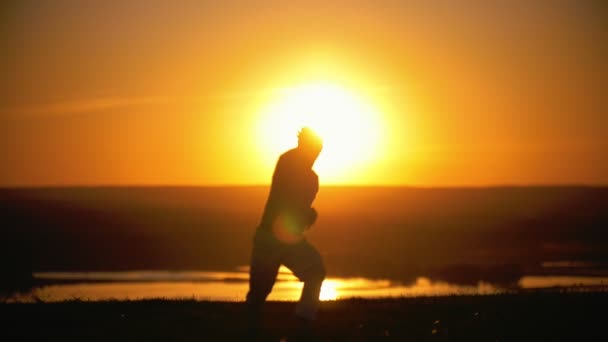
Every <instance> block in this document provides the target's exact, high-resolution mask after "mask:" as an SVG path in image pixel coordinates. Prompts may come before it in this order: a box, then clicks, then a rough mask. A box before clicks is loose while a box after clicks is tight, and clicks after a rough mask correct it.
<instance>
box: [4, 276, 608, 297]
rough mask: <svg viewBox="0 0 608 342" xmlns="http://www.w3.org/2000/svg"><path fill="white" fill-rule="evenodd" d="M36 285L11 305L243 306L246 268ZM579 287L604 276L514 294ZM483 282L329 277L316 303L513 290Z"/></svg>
mask: <svg viewBox="0 0 608 342" xmlns="http://www.w3.org/2000/svg"><path fill="white" fill-rule="evenodd" d="M34 277H35V279H36V280H38V281H41V282H45V283H46V285H42V286H40V287H36V288H34V289H32V290H31V291H30V292H28V293H22V294H19V295H15V296H13V297H12V298H11V299H10V301H18V302H31V301H40V300H42V301H45V302H55V301H64V300H73V299H79V300H90V301H99V300H113V299H117V300H137V299H156V298H164V299H196V300H214V301H242V300H244V298H245V295H246V293H247V289H248V279H249V276H248V273H247V272H246V269H245V268H241V269H238V270H235V271H231V272H205V271H198V272H173V271H128V272H40V273H35V274H34ZM581 286H586V287H589V286H608V277H588V276H587V277H586V276H524V277H522V278H521V279H520V281H519V283H518V288H519V289H538V288H549V287H551V288H552V287H562V288H564V289H573V288H578V287H581ZM301 288H302V283H301V282H299V281H298V279H297V278H295V277H294V276H293V275H292V274H291V273H290V272H289V270H287V269H285V268H282V269H281V271H280V273H279V276H278V278H277V282H276V284H275V286H274V289H273V291H272V293H271V294H270V296H269V300H278V301H295V300H298V298H299V295H300V291H301ZM512 290H513V289H508V288H503V287H499V286H496V285H492V284H489V283H485V282H479V283H477V284H476V285H456V284H450V283H447V282H442V281H431V280H430V279H428V278H425V277H418V278H417V279H416V281H415V282H414V283H413V284H409V285H403V284H400V283H396V282H394V281H391V280H388V279H367V278H328V279H326V280H325V282H324V284H323V288H322V290H321V300H337V299H345V298H352V297H358V298H386V297H411V296H414V297H415V296H444V295H484V294H497V293H504V292H507V291H512Z"/></svg>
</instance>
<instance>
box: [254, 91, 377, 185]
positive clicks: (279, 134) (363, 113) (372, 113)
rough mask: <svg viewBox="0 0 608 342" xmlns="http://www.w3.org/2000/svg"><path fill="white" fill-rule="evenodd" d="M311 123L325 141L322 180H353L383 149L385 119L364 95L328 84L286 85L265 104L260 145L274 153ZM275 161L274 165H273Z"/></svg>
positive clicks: (293, 142) (268, 153)
mask: <svg viewBox="0 0 608 342" xmlns="http://www.w3.org/2000/svg"><path fill="white" fill-rule="evenodd" d="M305 126H308V127H311V128H312V129H313V130H315V132H317V134H319V135H320V136H321V138H322V139H323V142H324V147H323V151H322V152H321V155H320V156H319V158H318V159H317V162H316V163H315V167H314V168H315V170H316V171H317V173H319V176H320V177H321V180H322V181H323V182H326V183H342V184H343V183H356V182H357V179H358V178H360V176H361V174H360V173H361V172H363V169H364V167H363V166H365V164H366V163H370V162H373V161H374V160H375V159H377V158H378V156H379V155H380V154H381V153H382V151H381V148H380V145H381V143H382V138H383V129H382V126H383V122H382V119H381V117H380V115H379V113H378V112H377V111H376V110H375V108H374V107H373V106H372V105H371V103H370V102H369V101H366V98H364V97H362V96H357V94H355V93H354V92H352V91H349V90H347V89H346V88H344V87H341V86H339V85H336V84H332V83H321V82H319V83H307V84H303V85H299V86H296V87H290V88H284V89H283V90H282V91H280V92H278V94H277V95H276V96H274V97H273V99H272V101H271V103H270V104H269V105H268V106H267V107H266V108H265V109H264V111H263V118H262V120H261V121H260V127H259V128H260V129H259V131H258V132H259V133H260V139H261V142H262V144H261V146H260V148H261V150H262V153H263V154H264V155H266V156H267V157H268V158H270V159H273V160H276V158H277V157H278V156H279V155H280V154H281V153H282V152H284V151H286V150H287V149H289V148H292V147H295V146H296V145H297V137H296V136H297V132H298V131H299V129H300V128H302V127H305ZM272 166H274V165H272Z"/></svg>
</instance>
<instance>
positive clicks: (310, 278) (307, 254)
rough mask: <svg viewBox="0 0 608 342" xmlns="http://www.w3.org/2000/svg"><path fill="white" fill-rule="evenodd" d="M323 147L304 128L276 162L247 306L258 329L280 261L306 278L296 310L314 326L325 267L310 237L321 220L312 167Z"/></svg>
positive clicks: (302, 320)
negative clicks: (293, 145) (315, 204)
mask: <svg viewBox="0 0 608 342" xmlns="http://www.w3.org/2000/svg"><path fill="white" fill-rule="evenodd" d="M322 147H323V144H322V142H321V139H320V138H319V137H318V136H317V135H316V134H315V133H314V132H313V131H312V130H311V129H310V128H302V130H300V132H299V134H298V147H296V148H294V149H291V150H289V151H287V152H285V153H283V154H282V155H281V156H280V157H279V160H278V162H277V164H276V167H275V170H274V174H273V176H272V185H271V187H270V194H269V195H268V200H267V202H266V207H265V209H264V214H263V215H262V220H261V223H260V225H259V227H258V229H257V230H256V233H255V237H254V242H253V251H252V253H251V266H250V274H249V275H250V277H249V293H247V308H248V312H249V315H250V316H249V318H250V319H251V322H250V323H251V324H252V328H253V329H257V328H258V327H259V321H260V318H261V317H260V316H261V308H262V305H263V304H264V302H265V301H266V297H267V296H268V294H269V293H270V291H271V290H272V287H273V285H274V283H275V280H276V277H277V274H278V271H279V267H280V266H281V265H285V266H286V267H287V268H289V269H290V270H291V271H292V272H293V273H294V275H295V276H296V277H298V278H299V279H300V280H301V281H303V282H304V287H303V289H302V295H301V297H300V301H299V302H298V304H297V306H296V312H295V314H296V316H297V317H298V320H299V321H300V324H301V325H303V326H307V325H310V321H312V320H313V319H314V318H315V315H316V312H317V308H318V305H319V293H320V291H321V284H322V283H323V279H325V268H324V266H323V261H322V259H321V255H320V254H319V252H318V251H317V250H316V249H315V248H314V247H313V246H312V245H311V244H310V243H308V241H306V239H305V237H304V231H306V230H307V229H309V228H310V227H311V226H312V224H313V223H315V221H316V219H317V212H316V211H315V209H314V208H312V202H313V201H314V199H315V196H316V194H317V191H318V189H319V178H318V176H317V174H316V173H315V172H314V171H313V170H312V166H313V164H314V162H315V160H316V159H317V157H318V156H319V153H320V152H321V149H322Z"/></svg>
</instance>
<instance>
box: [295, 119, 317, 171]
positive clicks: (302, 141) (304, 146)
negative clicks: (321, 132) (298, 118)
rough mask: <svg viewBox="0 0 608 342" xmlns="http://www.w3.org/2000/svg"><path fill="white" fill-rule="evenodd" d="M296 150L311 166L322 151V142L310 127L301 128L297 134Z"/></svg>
mask: <svg viewBox="0 0 608 342" xmlns="http://www.w3.org/2000/svg"><path fill="white" fill-rule="evenodd" d="M298 148H299V149H300V150H302V152H304V155H306V159H307V162H309V163H310V165H311V166H312V164H314V162H315V160H317V157H318V156H319V154H320V153H321V150H322V149H323V140H321V137H319V136H318V135H317V133H315V132H314V131H313V130H312V129H311V128H310V127H303V128H302V129H301V130H300V132H299V133H298Z"/></svg>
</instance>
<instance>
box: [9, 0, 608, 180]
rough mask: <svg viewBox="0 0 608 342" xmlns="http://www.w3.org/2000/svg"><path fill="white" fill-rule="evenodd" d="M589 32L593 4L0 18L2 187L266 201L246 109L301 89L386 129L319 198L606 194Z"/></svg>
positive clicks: (607, 150)
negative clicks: (219, 192)
mask: <svg viewBox="0 0 608 342" xmlns="http://www.w3.org/2000/svg"><path fill="white" fill-rule="evenodd" d="M380 4H382V5H380ZM607 23H608V6H606V5H603V2H602V1H586V2H581V1H559V0H556V1H465V2H461V1H454V2H448V1H421V2H418V3H416V2H413V1H412V2H401V1H360V2H357V1H345V2H341V3H340V2H335V3H333V2H332V4H328V3H327V1H318V2H315V1H312V2H311V1H307V2H285V1H269V2H259V3H256V4H253V2H252V1H243V2H236V1H222V2H219V1H210V2H208V3H203V2H202V1H175V2H173V1H150V0H147V1H144V0H142V1H124V2H123V1H101V0H99V1H64V0H57V1H48V2H36V3H29V2H28V3H26V2H21V1H9V2H4V3H3V4H2V5H0V41H1V42H2V45H3V49H2V50H3V53H2V55H0V74H1V75H2V77H1V78H0V90H1V92H0V165H1V166H0V186H20V185H95V184H121V185H122V184H183V185H190V184H194V185H218V184H267V183H268V182H269V180H270V173H271V172H272V167H273V166H274V165H273V164H274V159H275V158H276V157H277V156H276V155H275V152H274V151H270V150H264V147H263V146H262V144H260V141H261V140H263V139H264V137H261V136H260V135H261V134H263V133H262V131H260V130H259V129H258V128H257V127H258V126H259V125H258V123H259V122H260V120H262V119H263V115H264V114H263V113H264V108H266V107H267V106H268V105H269V104H270V103H272V102H273V101H276V100H277V93H279V92H280V91H281V89H284V88H285V87H293V86H297V85H300V84H306V83H307V82H316V81H319V80H322V81H326V82H331V83H333V84H336V85H339V86H341V87H345V88H347V89H350V90H352V91H353V93H354V94H357V96H361V98H364V99H366V101H369V103H370V104H371V105H373V106H374V108H375V109H376V111H377V116H378V117H377V120H378V121H379V122H381V123H382V125H384V127H386V128H387V129H386V130H385V131H383V137H382V144H380V146H381V148H382V150H381V151H378V158H377V159H375V160H373V162H370V163H367V164H366V165H359V166H358V167H352V168H349V169H348V170H345V171H344V172H342V173H341V174H340V175H326V177H325V178H324V175H323V174H322V173H321V172H320V173H321V174H320V178H321V182H322V183H325V184H377V185H379V184H400V185H420V186H446V185H447V186H460V185H495V184H581V183H582V184H604V185H605V184H608V158H607V156H608V135H607V134H606V133H605V132H606V131H607V128H608V100H607V96H606V89H608V63H607V62H606V61H608V44H605V42H607V41H608V24H607ZM348 125H349V123H348V122H345V123H344V129H348ZM294 143H295V132H294Z"/></svg>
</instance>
